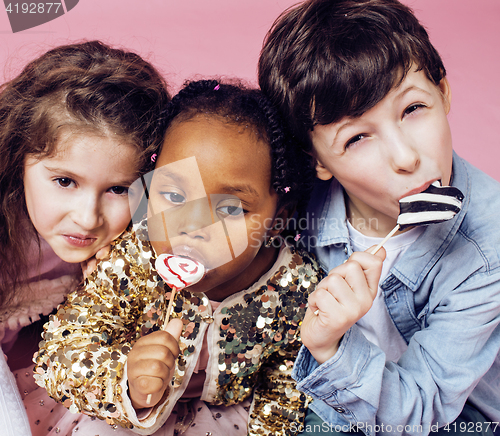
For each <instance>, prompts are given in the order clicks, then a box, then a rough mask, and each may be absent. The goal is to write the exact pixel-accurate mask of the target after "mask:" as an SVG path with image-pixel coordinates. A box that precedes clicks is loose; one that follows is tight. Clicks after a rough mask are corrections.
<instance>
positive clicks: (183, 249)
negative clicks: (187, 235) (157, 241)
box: [172, 245, 207, 266]
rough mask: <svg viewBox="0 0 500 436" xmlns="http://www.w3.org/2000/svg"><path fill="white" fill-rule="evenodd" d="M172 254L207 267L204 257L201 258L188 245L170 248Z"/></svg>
mask: <svg viewBox="0 0 500 436" xmlns="http://www.w3.org/2000/svg"><path fill="white" fill-rule="evenodd" d="M172 254H175V255H176V256H186V257H189V258H191V259H194V260H196V261H197V262H199V263H201V264H202V265H205V266H207V260H206V259H205V256H203V255H202V254H201V253H200V252H199V251H198V250H197V249H196V248H193V247H190V246H188V245H178V246H176V247H172Z"/></svg>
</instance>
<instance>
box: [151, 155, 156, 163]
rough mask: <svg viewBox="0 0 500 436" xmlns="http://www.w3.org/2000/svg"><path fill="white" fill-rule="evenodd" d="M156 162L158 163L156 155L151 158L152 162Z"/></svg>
mask: <svg viewBox="0 0 500 436" xmlns="http://www.w3.org/2000/svg"><path fill="white" fill-rule="evenodd" d="M155 161H156V153H155V154H153V155H152V156H151V162H155Z"/></svg>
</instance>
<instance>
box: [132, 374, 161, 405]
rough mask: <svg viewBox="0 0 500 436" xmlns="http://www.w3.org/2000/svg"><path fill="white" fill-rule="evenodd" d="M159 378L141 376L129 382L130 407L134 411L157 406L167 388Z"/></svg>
mask: <svg viewBox="0 0 500 436" xmlns="http://www.w3.org/2000/svg"><path fill="white" fill-rule="evenodd" d="M167 384H168V383H166V382H165V380H163V379H161V378H160V377H152V376H141V377H139V378H137V379H135V380H134V381H133V382H131V381H129V386H130V394H131V400H132V405H133V406H134V408H135V409H143V408H148V407H153V406H154V405H155V404H157V403H158V402H159V401H160V400H161V397H162V396H163V393H164V391H165V389H166V387H167Z"/></svg>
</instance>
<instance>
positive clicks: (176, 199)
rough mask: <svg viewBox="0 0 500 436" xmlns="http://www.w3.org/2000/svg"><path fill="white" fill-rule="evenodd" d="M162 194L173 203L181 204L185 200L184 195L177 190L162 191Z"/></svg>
mask: <svg viewBox="0 0 500 436" xmlns="http://www.w3.org/2000/svg"><path fill="white" fill-rule="evenodd" d="M162 195H163V196H164V197H165V198H166V199H167V200H168V201H170V203H173V204H182V203H185V202H186V197H184V196H183V195H181V194H179V193H178V192H162Z"/></svg>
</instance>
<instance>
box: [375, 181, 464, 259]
mask: <svg viewBox="0 0 500 436" xmlns="http://www.w3.org/2000/svg"><path fill="white" fill-rule="evenodd" d="M463 199H464V194H462V192H461V191H460V189H458V188H455V187H454V186H441V184H440V183H439V182H434V183H433V184H432V185H430V186H429V187H428V188H427V189H426V190H425V191H422V192H420V193H419V194H414V195H409V196H408V197H404V198H402V199H401V200H399V216H398V221H397V225H396V227H394V229H392V231H391V232H390V233H389V234H388V235H387V236H386V237H385V238H384V239H383V241H382V242H381V243H380V244H378V245H377V246H376V247H375V248H374V249H373V250H372V252H371V254H375V253H376V252H377V251H378V250H380V247H382V246H383V245H384V244H385V243H386V242H387V240H388V239H389V238H390V237H391V236H393V235H394V233H396V232H397V231H398V230H404V229H406V228H408V227H413V226H425V225H427V224H436V223H441V222H443V221H448V220H450V219H452V218H453V217H454V216H455V215H456V214H457V213H458V212H460V209H461V208H462V200H463Z"/></svg>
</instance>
